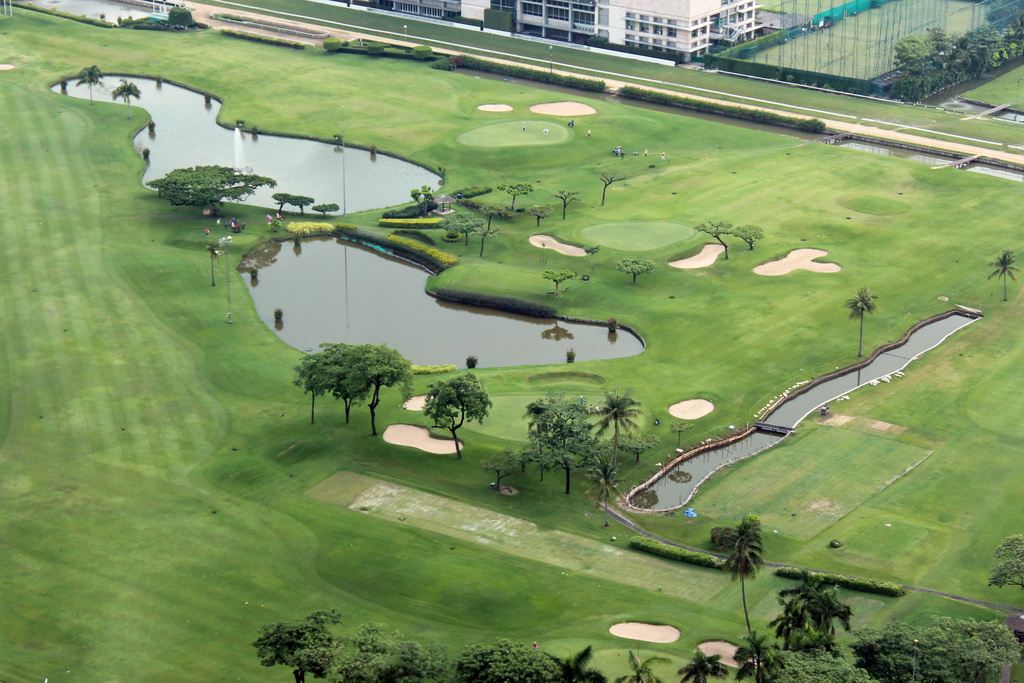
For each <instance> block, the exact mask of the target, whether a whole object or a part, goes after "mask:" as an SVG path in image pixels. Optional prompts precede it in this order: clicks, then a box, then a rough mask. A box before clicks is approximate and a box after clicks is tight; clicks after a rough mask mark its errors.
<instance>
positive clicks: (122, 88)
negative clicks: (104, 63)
mask: <svg viewBox="0 0 1024 683" xmlns="http://www.w3.org/2000/svg"><path fill="white" fill-rule="evenodd" d="M110 94H111V97H112V99H115V100H124V103H125V105H126V106H127V107H128V118H129V119H130V118H131V117H132V104H131V101H132V99H136V100H137V99H140V98H141V97H142V93H141V92H139V86H137V85H135V84H134V83H132V82H131V81H128V80H126V79H124V78H122V79H121V83H120V84H119V85H118V86H117V87H116V88H114V92H112V93H110Z"/></svg>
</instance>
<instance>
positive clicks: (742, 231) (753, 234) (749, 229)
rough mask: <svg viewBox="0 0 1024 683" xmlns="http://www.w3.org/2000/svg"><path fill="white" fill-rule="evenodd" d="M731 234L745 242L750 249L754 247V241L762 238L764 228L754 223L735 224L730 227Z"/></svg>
mask: <svg viewBox="0 0 1024 683" xmlns="http://www.w3.org/2000/svg"><path fill="white" fill-rule="evenodd" d="M732 234H733V235H735V236H736V237H739V238H740V239H741V240H743V241H744V242H746V243H747V246H748V247H750V249H751V250H753V249H754V242H756V241H758V240H760V239H764V230H762V229H761V228H759V227H758V226H756V225H737V226H736V227H735V228H733V229H732Z"/></svg>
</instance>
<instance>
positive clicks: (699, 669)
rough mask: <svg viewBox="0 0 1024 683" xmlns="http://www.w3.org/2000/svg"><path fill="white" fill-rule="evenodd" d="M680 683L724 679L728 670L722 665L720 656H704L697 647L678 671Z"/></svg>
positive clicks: (703, 682)
mask: <svg viewBox="0 0 1024 683" xmlns="http://www.w3.org/2000/svg"><path fill="white" fill-rule="evenodd" d="M678 673H679V675H681V676H682V679H680V683H708V681H710V680H711V679H712V678H725V677H726V676H728V675H729V670H728V669H726V668H725V664H722V655H709V654H705V653H704V651H703V650H701V649H700V648H699V647H695V648H694V649H693V657H691V658H690V661H688V662H687V663H686V664H684V665H683V667H682V668H681V669H679V672H678Z"/></svg>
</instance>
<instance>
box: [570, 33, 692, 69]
mask: <svg viewBox="0 0 1024 683" xmlns="http://www.w3.org/2000/svg"><path fill="white" fill-rule="evenodd" d="M587 45H589V46H590V47H596V48H600V49H602V50H612V51H613V52H626V53H628V54H631V55H644V56H645V57H655V58H657V59H665V60H668V61H670V62H675V63H676V64H682V63H683V62H685V61H686V55H684V54H683V53H682V52H668V51H664V52H663V51H659V50H652V49H651V48H649V47H631V46H629V45H619V44H617V43H610V42H608V39H607V38H603V37H601V36H591V37H590V38H587Z"/></svg>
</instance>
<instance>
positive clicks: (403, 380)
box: [346, 344, 412, 436]
mask: <svg viewBox="0 0 1024 683" xmlns="http://www.w3.org/2000/svg"><path fill="white" fill-rule="evenodd" d="M346 360H347V362H348V364H349V366H350V370H351V373H352V374H351V375H350V385H351V386H353V387H363V388H365V391H366V393H368V394H370V402H369V403H367V407H368V408H369V409H370V433H371V435H373V436H377V406H378V405H380V390H381V388H382V387H398V388H399V390H401V392H402V399H403V400H405V399H408V398H409V395H410V394H411V393H412V364H411V363H409V361H408V360H406V359H405V358H404V357H403V356H402V354H400V353H399V352H398V351H396V350H395V349H392V348H390V347H388V345H387V344H381V345H375V344H360V345H358V346H352V347H351V348H350V349H348V351H347V353H346Z"/></svg>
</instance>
